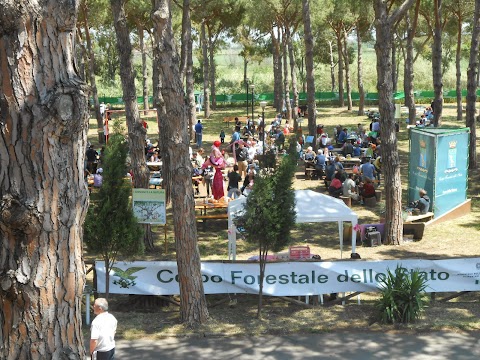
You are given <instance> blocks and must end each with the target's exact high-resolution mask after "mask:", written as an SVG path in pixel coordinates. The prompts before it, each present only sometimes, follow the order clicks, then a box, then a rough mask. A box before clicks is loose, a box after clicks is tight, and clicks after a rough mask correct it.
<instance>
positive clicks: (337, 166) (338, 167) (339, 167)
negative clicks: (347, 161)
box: [335, 155, 345, 171]
mask: <svg viewBox="0 0 480 360" xmlns="http://www.w3.org/2000/svg"><path fill="white" fill-rule="evenodd" d="M335 169H336V170H337V171H340V170H341V171H344V170H345V169H344V167H343V164H342V162H341V161H340V156H338V155H337V156H335Z"/></svg>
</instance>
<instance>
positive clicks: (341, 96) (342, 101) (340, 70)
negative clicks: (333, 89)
mask: <svg viewBox="0 0 480 360" xmlns="http://www.w3.org/2000/svg"><path fill="white" fill-rule="evenodd" d="M335 34H336V36H337V52H338V105H339V106H340V107H344V106H345V96H344V94H343V92H344V91H345V90H344V88H343V67H344V65H343V55H342V52H343V50H342V49H343V46H342V38H343V34H342V32H341V30H338V32H336V33H335Z"/></svg>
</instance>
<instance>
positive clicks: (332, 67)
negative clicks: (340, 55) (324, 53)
mask: <svg viewBox="0 0 480 360" xmlns="http://www.w3.org/2000/svg"><path fill="white" fill-rule="evenodd" d="M328 46H329V49H330V78H331V82H332V92H335V90H336V89H337V85H336V84H335V60H334V58H333V42H332V41H329V42H328Z"/></svg>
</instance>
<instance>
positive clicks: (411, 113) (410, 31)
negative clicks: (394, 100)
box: [403, 13, 417, 124]
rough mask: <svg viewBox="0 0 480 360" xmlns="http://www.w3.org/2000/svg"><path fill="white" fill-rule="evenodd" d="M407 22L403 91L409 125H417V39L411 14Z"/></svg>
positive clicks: (407, 16)
mask: <svg viewBox="0 0 480 360" xmlns="http://www.w3.org/2000/svg"><path fill="white" fill-rule="evenodd" d="M405 20H406V23H407V44H406V58H405V64H404V74H403V91H404V93H405V106H406V107H407V108H408V123H409V124H415V119H416V117H417V111H416V109H415V94H414V92H413V90H414V83H413V81H414V79H415V75H414V72H413V56H414V55H413V39H414V37H415V26H414V23H415V19H414V23H413V24H412V21H411V20H412V19H411V18H410V14H409V13H407V15H406V16H405Z"/></svg>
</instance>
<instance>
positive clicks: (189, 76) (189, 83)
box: [182, 0, 197, 141]
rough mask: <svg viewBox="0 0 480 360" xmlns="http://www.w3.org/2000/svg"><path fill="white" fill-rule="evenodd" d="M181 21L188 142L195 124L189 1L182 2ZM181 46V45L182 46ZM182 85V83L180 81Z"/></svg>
mask: <svg viewBox="0 0 480 360" xmlns="http://www.w3.org/2000/svg"><path fill="white" fill-rule="evenodd" d="M183 21H184V22H186V24H183V23H182V27H184V28H185V39H184V40H185V41H186V42H187V45H186V53H187V54H186V63H187V66H186V89H187V98H188V109H187V112H188V134H189V138H190V141H192V140H193V139H194V138H195V134H194V131H193V124H196V123H197V112H196V107H195V88H194V86H195V80H194V78H193V41H192V21H191V18H190V0H183ZM182 46H183V44H182ZM182 83H183V81H182Z"/></svg>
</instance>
